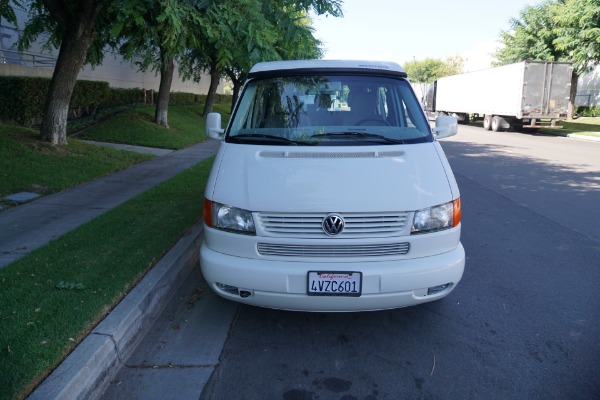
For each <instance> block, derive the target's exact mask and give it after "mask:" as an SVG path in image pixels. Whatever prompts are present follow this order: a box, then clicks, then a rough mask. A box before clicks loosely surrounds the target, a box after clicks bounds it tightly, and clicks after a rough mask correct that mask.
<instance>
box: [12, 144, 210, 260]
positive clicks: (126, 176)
mask: <svg viewBox="0 0 600 400" xmlns="http://www.w3.org/2000/svg"><path fill="white" fill-rule="evenodd" d="M218 146H219V142H218V141H215V140H207V141H205V142H202V143H198V144H196V145H193V146H191V147H188V148H185V149H183V150H178V151H173V152H169V153H168V154H165V155H163V156H161V157H157V158H154V159H152V160H149V161H145V162H143V163H140V164H137V165H134V166H132V167H129V168H127V169H124V170H122V171H119V172H116V173H114V174H111V175H108V176H105V177H102V178H99V179H96V180H94V181H90V182H87V183H84V184H81V185H78V186H76V187H74V188H71V189H67V190H65V191H62V192H59V193H55V194H53V195H50V196H46V197H43V198H40V199H39V200H35V201H32V202H30V203H27V204H23V205H21V206H18V207H15V208H11V209H9V210H6V211H3V212H1V213H0V268H2V267H4V266H6V265H7V264H9V263H11V262H12V261H14V260H16V259H18V258H21V257H23V256H24V255H26V254H28V253H30V252H31V251H33V250H35V249H37V248H38V247H41V246H43V245H45V244H46V243H48V242H50V241H51V240H53V239H56V238H58V237H60V236H62V235H64V234H65V233H67V232H69V231H71V230H73V229H74V228H77V227H78V226H80V225H82V224H84V223H86V222H88V221H90V220H92V219H94V218H96V217H97V216H99V215H101V214H103V213H105V212H106V211H108V210H110V209H112V208H114V207H116V206H118V205H120V204H122V203H123V202H125V201H127V200H129V199H131V198H133V197H135V196H137V195H139V194H140V193H142V192H144V191H146V190H148V189H149V188H151V187H153V186H155V185H157V184H159V183H161V182H163V181H165V180H167V179H169V178H172V177H173V176H175V175H177V174H178V173H180V172H182V171H184V170H185V169H187V168H190V167H192V166H194V165H196V164H198V163H199V162H200V161H202V160H204V159H206V158H208V157H209V156H211V155H212V154H214V153H215V152H216V150H217V149H218ZM130 150H132V149H130ZM198 201H200V199H199V200H198Z"/></svg>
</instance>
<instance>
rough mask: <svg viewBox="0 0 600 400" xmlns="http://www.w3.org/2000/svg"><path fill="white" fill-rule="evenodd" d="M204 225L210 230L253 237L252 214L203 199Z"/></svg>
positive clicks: (254, 231)
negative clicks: (214, 229)
mask: <svg viewBox="0 0 600 400" xmlns="http://www.w3.org/2000/svg"><path fill="white" fill-rule="evenodd" d="M204 223H206V225H208V226H210V227H211V228H216V229H222V230H224V231H231V232H236V233H244V234H248V235H254V234H255V233H256V229H255V228H254V219H253V218H252V213H251V212H250V211H247V210H242V209H241V208H235V207H231V206H228V205H225V204H221V203H216V202H213V201H210V200H208V199H204Z"/></svg>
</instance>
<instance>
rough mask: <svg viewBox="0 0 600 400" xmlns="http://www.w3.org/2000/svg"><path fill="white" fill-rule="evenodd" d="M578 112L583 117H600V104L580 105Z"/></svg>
mask: <svg viewBox="0 0 600 400" xmlns="http://www.w3.org/2000/svg"><path fill="white" fill-rule="evenodd" d="M576 114H577V115H580V116H582V117H600V106H579V107H577V111H576Z"/></svg>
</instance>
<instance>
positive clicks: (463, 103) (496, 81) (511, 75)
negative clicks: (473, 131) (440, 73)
mask: <svg viewBox="0 0 600 400" xmlns="http://www.w3.org/2000/svg"><path fill="white" fill-rule="evenodd" d="M572 72H573V67H572V65H571V63H564V62H545V61H523V62H519V63H514V64H508V65H503V66H500V67H495V68H488V69H484V70H480V71H473V72H468V73H464V74H459V75H453V76H447V77H443V78H440V79H438V80H437V81H435V82H434V83H433V84H431V85H430V86H429V87H428V90H427V93H426V96H425V98H424V108H425V111H426V112H427V114H428V116H430V117H435V116H437V115H454V116H456V117H457V119H458V121H459V122H468V121H469V120H478V119H483V127H484V128H485V129H486V130H490V129H491V130H493V131H500V130H506V129H514V130H516V131H528V130H529V131H535V130H537V129H538V128H541V127H543V126H552V127H560V126H559V125H557V121H561V120H565V119H566V118H567V111H568V106H569V96H570V92H571V75H572Z"/></svg>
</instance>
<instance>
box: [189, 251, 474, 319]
mask: <svg viewBox="0 0 600 400" xmlns="http://www.w3.org/2000/svg"><path fill="white" fill-rule="evenodd" d="M200 265H201V268H202V273H203V275H204V278H205V279H206V281H207V282H208V283H209V285H210V286H211V288H212V289H213V290H214V291H215V292H216V293H217V294H219V295H220V296H222V297H224V298H227V299H230V300H234V301H238V302H242V303H245V304H251V305H255V306H262V307H269V308H277V309H285V310H295V311H322V312H337V311H374V310H382V309H390V308H399V307H406V306H411V305H416V304H420V303H426V302H429V301H433V300H438V299H440V298H442V297H444V296H446V295H447V294H448V293H450V292H451V291H452V290H453V289H454V287H455V286H456V284H457V283H458V282H459V281H460V279H461V277H462V274H463V271H464V266H465V251H464V249H463V247H462V244H460V243H459V244H458V246H457V247H455V248H454V249H452V250H450V251H447V252H444V253H441V254H437V255H433V256H427V257H420V258H411V259H400V260H391V261H390V260H387V261H366V262H365V261H360V262H331V261H330V262H318V261H315V262H307V261H281V260H259V259H252V258H243V257H236V256H231V255H227V254H223V253H220V252H217V251H214V250H212V249H210V248H209V247H208V246H207V245H206V243H203V244H202V247H201V249H200ZM308 271H358V272H362V294H361V296H360V297H339V296H335V297H333V296H308V295H307V274H308ZM217 283H219V284H221V285H227V286H229V287H232V288H237V289H238V292H236V293H235V294H233V293H230V292H231V290H229V292H228V291H224V290H222V289H221V288H220V287H219V285H217ZM447 283H449V284H450V285H449V287H448V288H447V289H445V290H443V291H441V292H438V293H435V294H432V295H428V294H427V292H428V288H432V287H435V286H439V285H444V284H447ZM242 292H243V294H244V295H245V296H247V297H242V296H240V294H239V293H242Z"/></svg>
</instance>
